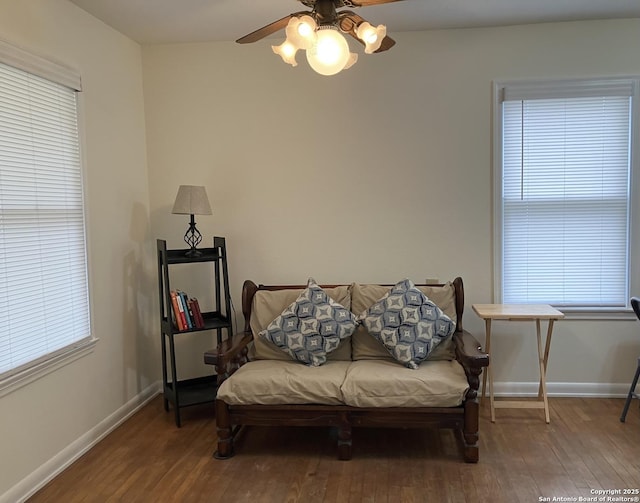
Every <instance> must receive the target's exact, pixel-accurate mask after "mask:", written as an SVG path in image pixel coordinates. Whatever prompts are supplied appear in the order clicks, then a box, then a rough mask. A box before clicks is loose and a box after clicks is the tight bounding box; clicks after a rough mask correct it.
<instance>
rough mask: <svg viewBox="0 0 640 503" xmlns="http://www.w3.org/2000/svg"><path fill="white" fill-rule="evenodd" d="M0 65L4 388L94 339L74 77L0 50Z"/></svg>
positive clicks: (0, 357) (0, 368)
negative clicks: (89, 295) (92, 333)
mask: <svg viewBox="0 0 640 503" xmlns="http://www.w3.org/2000/svg"><path fill="white" fill-rule="evenodd" d="M0 61H1V62H2V63H0V389H1V388H6V387H7V386H10V385H11V384H12V383H15V382H16V381H18V380H20V379H25V376H28V375H32V374H33V373H34V372H35V371H36V370H41V369H42V368H46V367H48V366H51V365H52V364H53V363H56V362H58V363H59V362H61V361H63V360H64V359H65V358H68V357H69V355H70V354H73V353H78V351H79V350H80V349H81V348H86V347H87V346H88V345H90V344H91V343H92V339H91V333H90V322H89V299H88V284H87V261H86V249H85V229H84V204H83V189H82V169H81V162H80V145H79V133H78V114H77V106H78V105H77V94H78V91H79V90H80V82H79V78H77V77H74V76H73V75H71V76H68V74H69V72H68V70H66V69H64V68H62V67H58V66H57V65H54V64H52V63H49V62H47V61H44V60H41V59H40V58H37V57H35V56H32V55H29V54H27V53H24V52H22V51H20V50H18V49H16V48H13V47H11V46H7V45H5V44H3V45H1V46H0ZM5 63H8V64H5ZM36 73H37V74H36Z"/></svg>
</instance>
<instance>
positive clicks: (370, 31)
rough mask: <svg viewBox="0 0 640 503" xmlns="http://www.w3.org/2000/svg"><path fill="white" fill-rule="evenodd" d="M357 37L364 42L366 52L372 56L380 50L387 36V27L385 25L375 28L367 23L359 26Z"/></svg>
mask: <svg viewBox="0 0 640 503" xmlns="http://www.w3.org/2000/svg"><path fill="white" fill-rule="evenodd" d="M356 36H357V37H358V38H359V39H360V40H362V41H363V42H364V44H365V47H364V52H365V53H366V54H372V53H374V52H376V51H377V50H378V49H380V46H381V45H382V40H383V39H384V37H386V36H387V27H386V26H385V25H383V24H379V25H378V26H375V27H374V26H372V25H371V24H370V23H368V22H367V21H365V22H364V23H360V25H358V28H357V30H356Z"/></svg>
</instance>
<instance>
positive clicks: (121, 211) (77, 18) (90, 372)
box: [0, 0, 159, 501]
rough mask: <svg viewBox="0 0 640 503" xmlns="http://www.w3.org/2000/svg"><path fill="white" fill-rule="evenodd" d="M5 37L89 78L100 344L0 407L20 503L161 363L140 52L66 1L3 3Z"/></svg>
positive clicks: (94, 296)
mask: <svg viewBox="0 0 640 503" xmlns="http://www.w3.org/2000/svg"><path fill="white" fill-rule="evenodd" d="M0 38H2V39H3V40H5V41H7V42H10V43H12V44H14V45H18V46H20V47H22V48H24V49H27V50H30V51H32V52H34V53H36V54H39V55H42V56H45V57H49V58H52V59H54V60H56V61H59V62H61V63H63V64H65V65H67V66H70V67H73V68H76V69H77V70H79V71H80V74H81V75H82V81H83V86H84V114H83V119H84V124H85V143H84V144H83V147H84V155H85V159H86V171H85V173H86V187H87V192H86V202H87V209H88V219H87V227H88V234H89V257H88V258H89V267H90V280H91V291H90V293H91V302H92V322H93V332H94V334H95V336H97V337H98V338H99V339H100V340H99V341H98V343H97V345H96V347H95V350H94V352H93V353H91V354H90V355H88V356H85V357H83V358H80V359H79V360H76V361H74V362H72V363H70V364H69V365H67V366H65V367H63V368H61V369H59V370H57V371H55V372H53V373H51V374H48V375H46V376H45V377H43V378H41V379H39V380H37V381H35V382H33V383H31V384H28V385H26V386H24V387H22V388H20V389H18V390H16V391H13V392H12V393H10V394H8V395H6V396H3V397H1V398H0V438H1V441H0V444H1V446H2V447H1V448H0V451H1V452H2V455H1V456H0V500H3V498H4V499H5V500H7V498H8V500H10V501H15V499H13V497H17V496H18V495H19V494H20V491H21V490H22V489H24V488H25V487H26V488H28V486H29V484H30V483H31V482H26V483H23V486H24V487H23V486H20V482H21V481H24V480H27V481H28V477H31V476H32V474H33V473H34V472H36V471H38V470H40V472H39V473H40V475H46V473H45V472H46V469H45V470H43V468H42V467H43V466H44V465H43V464H44V463H45V462H47V461H49V460H51V459H52V458H55V457H56V456H57V458H56V459H57V460H58V461H64V455H63V456H62V457H61V452H62V451H64V450H65V449H67V450H68V448H69V445H70V444H73V443H74V442H76V441H77V440H78V439H80V438H81V437H83V435H85V434H87V432H95V428H96V426H97V425H99V424H100V423H101V422H103V421H104V420H105V419H106V418H108V417H110V416H111V415H112V414H114V413H115V412H116V411H118V410H121V409H122V407H123V406H124V405H125V404H127V403H128V402H130V401H131V400H132V399H134V398H135V397H137V396H138V395H139V394H140V393H141V392H143V391H144V390H146V389H148V388H149V386H150V385H152V384H153V383H156V382H157V379H158V375H159V374H158V369H159V358H158V357H157V348H156V345H157V344H156V340H157V339H158V337H157V333H156V331H155V330H150V329H149V327H150V325H152V323H153V322H152V317H153V320H155V316H154V314H155V313H154V309H155V304H156V293H155V266H154V265H153V262H152V260H153V258H154V254H153V251H152V250H151V249H150V241H149V240H150V232H149V203H148V197H149V196H148V181H147V168H146V162H147V161H146V145H145V124H144V101H143V96H142V70H141V68H142V67H141V50H140V46H139V45H138V44H136V43H134V42H132V41H131V40H129V39H127V38H126V37H124V36H122V35H120V34H118V33H117V32H115V31H113V30H112V29H110V28H108V27H107V26H105V25H104V24H102V23H101V22H98V21H97V20H96V19H95V18H93V17H91V16H89V15H88V14H87V13H86V12H84V11H82V10H81V9H79V8H78V7H76V6H75V5H73V4H71V3H69V2H67V1H66V0H29V1H28V2H25V1H20V2H18V1H11V0H8V1H0ZM151 245H153V243H151ZM90 435H91V433H90ZM84 441H85V442H90V441H91V438H86V437H85V438H84ZM25 484H26V486H25ZM11 488H14V489H13V492H12V493H10V492H8V491H9V490H10V489H11ZM12 494H13V496H11V495H12Z"/></svg>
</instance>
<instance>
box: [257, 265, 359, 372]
mask: <svg viewBox="0 0 640 503" xmlns="http://www.w3.org/2000/svg"><path fill="white" fill-rule="evenodd" d="M357 325H358V322H357V320H356V317H355V315H354V314H353V313H352V312H351V311H349V310H348V309H346V308H345V307H344V306H342V305H340V304H339V303H337V302H336V301H335V300H333V299H332V298H331V297H329V296H328V295H327V293H326V292H325V291H324V290H323V289H322V288H321V287H320V286H319V285H318V284H317V283H316V282H315V280H314V279H313V278H309V282H308V284H307V288H306V289H305V290H304V291H303V292H302V293H301V294H300V296H299V297H298V298H297V299H296V300H295V301H294V302H293V303H292V304H291V305H290V306H288V307H287V308H286V309H285V310H284V311H282V313H281V314H280V315H279V316H278V317H277V318H276V319H275V320H273V321H272V322H271V323H269V325H268V326H267V328H265V329H264V330H262V331H261V332H260V333H259V334H258V337H263V338H264V339H266V340H267V341H269V342H272V343H273V344H275V345H276V346H278V347H279V348H280V349H282V350H283V351H284V352H286V353H288V354H289V355H290V356H291V357H292V358H294V359H296V360H298V361H301V362H303V363H306V364H307V365H311V366H314V367H317V366H319V365H322V364H323V363H324V362H326V361H327V354H329V353H330V352H331V351H333V350H334V349H336V348H337V347H338V344H340V341H341V340H342V339H345V338H347V337H349V336H350V335H351V334H352V333H353V332H354V330H355V329H356V326H357Z"/></svg>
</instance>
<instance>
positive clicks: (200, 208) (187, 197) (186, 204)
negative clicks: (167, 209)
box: [171, 185, 211, 215]
mask: <svg viewBox="0 0 640 503" xmlns="http://www.w3.org/2000/svg"><path fill="white" fill-rule="evenodd" d="M171 213H173V214H176V215H211V206H210V205H209V199H208V198H207V191H206V190H205V188H204V187H200V186H196V185H180V187H179V188H178V194H177V195H176V201H175V202H174V203H173V209H172V210H171Z"/></svg>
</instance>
